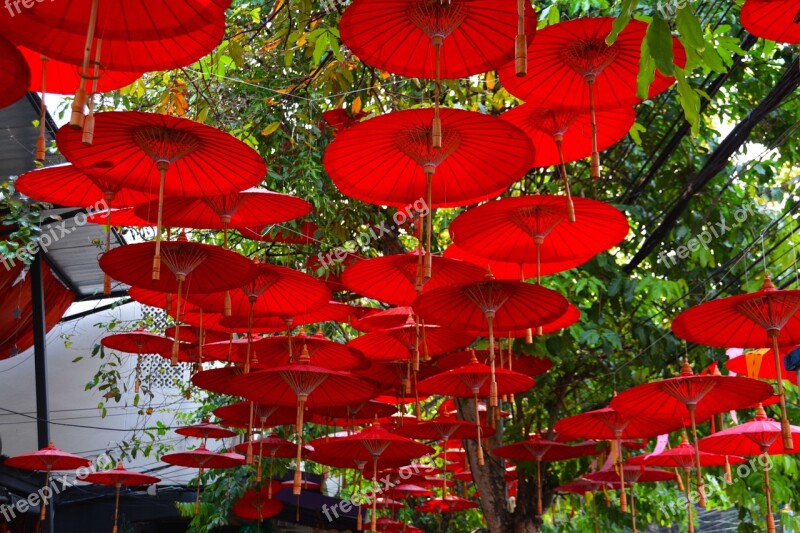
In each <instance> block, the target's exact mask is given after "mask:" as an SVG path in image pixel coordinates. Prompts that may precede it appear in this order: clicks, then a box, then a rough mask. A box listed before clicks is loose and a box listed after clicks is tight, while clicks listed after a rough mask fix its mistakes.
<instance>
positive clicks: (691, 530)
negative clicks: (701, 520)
mask: <svg viewBox="0 0 800 533" xmlns="http://www.w3.org/2000/svg"><path fill="white" fill-rule="evenodd" d="M684 470H686V511H687V513H688V515H689V533H694V519H693V518H692V498H691V497H690V493H691V488H690V487H691V486H692V478H691V476H690V475H689V470H690V469H689V468H686V469H684ZM678 477H679V478H680V474H679V475H678Z"/></svg>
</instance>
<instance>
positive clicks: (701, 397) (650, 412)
mask: <svg viewBox="0 0 800 533" xmlns="http://www.w3.org/2000/svg"><path fill="white" fill-rule="evenodd" d="M772 393H773V391H772V386H771V385H769V384H767V383H764V382H763V381H758V380H757V379H751V378H745V377H740V376H736V377H733V376H722V375H694V373H693V372H692V367H691V366H689V363H688V362H684V364H683V368H682V369H681V374H680V376H678V377H675V378H669V379H664V380H661V381H654V382H651V383H646V384H644V385H639V386H636V387H633V388H631V389H628V390H626V391H622V392H620V393H619V394H618V395H617V396H615V397H614V398H613V399H612V400H611V407H612V408H613V409H615V410H617V411H619V412H621V413H624V414H628V415H639V416H649V417H653V418H669V419H682V420H686V419H687V418H689V420H690V421H691V423H692V437H693V439H692V440H693V441H694V442H695V443H697V419H698V418H700V419H706V418H710V417H712V416H714V415H715V414H718V413H723V412H725V411H732V410H734V409H744V408H747V407H750V406H752V405H755V404H757V403H758V402H760V401H762V400H766V399H767V398H769V397H770V396H772ZM696 451H697V454H696V456H695V459H696V464H695V468H696V472H697V490H698V492H699V493H700V504H701V505H704V504H705V495H704V492H703V477H702V472H701V465H700V456H699V450H697V449H696Z"/></svg>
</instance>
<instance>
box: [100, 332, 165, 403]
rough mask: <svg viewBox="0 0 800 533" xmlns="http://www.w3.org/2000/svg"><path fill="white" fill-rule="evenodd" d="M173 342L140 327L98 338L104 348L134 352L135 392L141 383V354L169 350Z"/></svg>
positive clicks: (137, 391)
mask: <svg viewBox="0 0 800 533" xmlns="http://www.w3.org/2000/svg"><path fill="white" fill-rule="evenodd" d="M174 342H175V341H174V340H172V339H168V338H166V337H162V336H161V335H156V334H154V333H149V332H147V331H144V330H143V329H142V328H139V329H137V330H134V331H128V332H126V333H115V334H113V335H106V336H105V337H103V338H102V339H101V340H100V344H102V345H103V346H105V347H106V348H111V349H112V350H117V351H120V352H125V353H135V354H136V384H135V386H134V392H136V393H137V394H138V393H139V388H140V386H141V384H142V380H141V371H142V355H144V354H160V353H165V352H169V351H170V350H171V349H172V345H173V344H174Z"/></svg>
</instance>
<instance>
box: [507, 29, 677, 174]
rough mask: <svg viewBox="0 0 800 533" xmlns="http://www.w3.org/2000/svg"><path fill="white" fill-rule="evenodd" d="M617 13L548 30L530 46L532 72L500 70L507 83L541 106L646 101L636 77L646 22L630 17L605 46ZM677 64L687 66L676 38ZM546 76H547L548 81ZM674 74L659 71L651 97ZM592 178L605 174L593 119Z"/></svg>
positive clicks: (607, 105) (595, 106) (594, 107)
mask: <svg viewBox="0 0 800 533" xmlns="http://www.w3.org/2000/svg"><path fill="white" fill-rule="evenodd" d="M613 22H614V18H613V17H601V18H580V19H575V20H569V21H565V22H560V23H558V24H553V25H551V26H548V27H546V28H543V29H542V30H541V31H540V32H539V33H538V35H537V36H536V39H535V40H534V42H533V44H532V45H531V46H530V47H529V48H528V76H527V77H525V78H519V77H517V76H515V70H516V69H515V66H514V65H513V64H506V66H504V67H503V68H501V69H500V70H499V75H500V79H501V80H502V82H503V86H504V87H505V88H506V90H508V92H510V93H511V94H513V95H514V96H517V97H518V98H521V99H522V100H525V101H527V102H536V105H538V106H540V107H548V108H558V109H564V108H579V109H583V110H589V111H590V112H591V114H592V115H594V114H595V112H596V110H603V109H613V108H619V107H625V106H630V105H633V104H637V103H639V102H641V99H640V98H639V97H638V95H637V76H638V75H639V70H640V67H639V63H640V56H641V48H642V41H644V39H645V35H646V33H647V23H645V22H642V21H639V20H631V21H630V22H629V23H628V24H627V26H626V27H625V29H623V30H622V31H621V32H620V33H619V35H618V36H617V38H616V40H615V42H614V44H612V45H611V46H609V45H607V44H606V38H607V37H608V35H609V33H610V32H611V26H612V24H613ZM671 53H672V56H673V60H674V62H675V64H676V65H678V66H680V67H683V65H684V64H685V63H686V52H685V50H684V49H683V47H682V46H681V44H680V42H679V41H678V39H677V38H673V47H672V50H671ZM542 80H546V82H543V81H542ZM674 81H675V80H674V78H672V77H668V76H665V75H663V74H662V73H661V72H655V78H654V81H653V82H652V83H651V84H650V88H649V91H648V97H649V98H652V97H654V96H656V95H657V94H659V93H661V92H663V91H665V90H666V89H667V88H668V87H669V86H670V85H672V83H673V82H674ZM592 129H593V142H592V177H595V178H598V177H600V158H599V155H598V140H597V122H596V120H592Z"/></svg>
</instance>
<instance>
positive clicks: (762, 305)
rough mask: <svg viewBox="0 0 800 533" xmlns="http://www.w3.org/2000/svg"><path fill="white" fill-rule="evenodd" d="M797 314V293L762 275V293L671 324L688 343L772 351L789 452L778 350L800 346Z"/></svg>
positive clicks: (696, 310) (690, 312)
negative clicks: (770, 349) (781, 288)
mask: <svg viewBox="0 0 800 533" xmlns="http://www.w3.org/2000/svg"><path fill="white" fill-rule="evenodd" d="M798 311H800V290H780V289H776V288H775V286H774V285H773V284H772V280H771V279H770V277H769V273H766V272H765V274H764V284H763V285H762V287H761V290H758V291H756V292H752V293H748V294H740V295H737V296H729V297H727V298H719V299H716V300H711V301H709V302H705V303H702V304H700V305H697V306H695V307H692V308H690V309H687V310H686V311H683V312H682V313H681V314H679V315H678V316H677V317H675V320H673V321H672V332H673V333H674V334H675V335H676V336H678V337H680V338H681V339H685V340H687V341H689V342H696V343H698V344H702V345H705V346H718V347H722V348H732V347H737V348H772V352H773V359H774V360H775V369H776V377H777V381H778V395H779V396H780V403H781V419H782V421H781V423H782V424H783V427H784V437H783V438H784V446H785V447H786V448H788V449H792V438H791V436H790V435H789V420H788V418H787V416H786V395H785V394H784V391H783V378H782V373H781V368H782V363H781V360H780V359H781V357H780V346H788V345H797V344H800V313H798ZM762 399H764V398H762ZM753 403H755V402H751V405H752V404H753Z"/></svg>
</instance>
